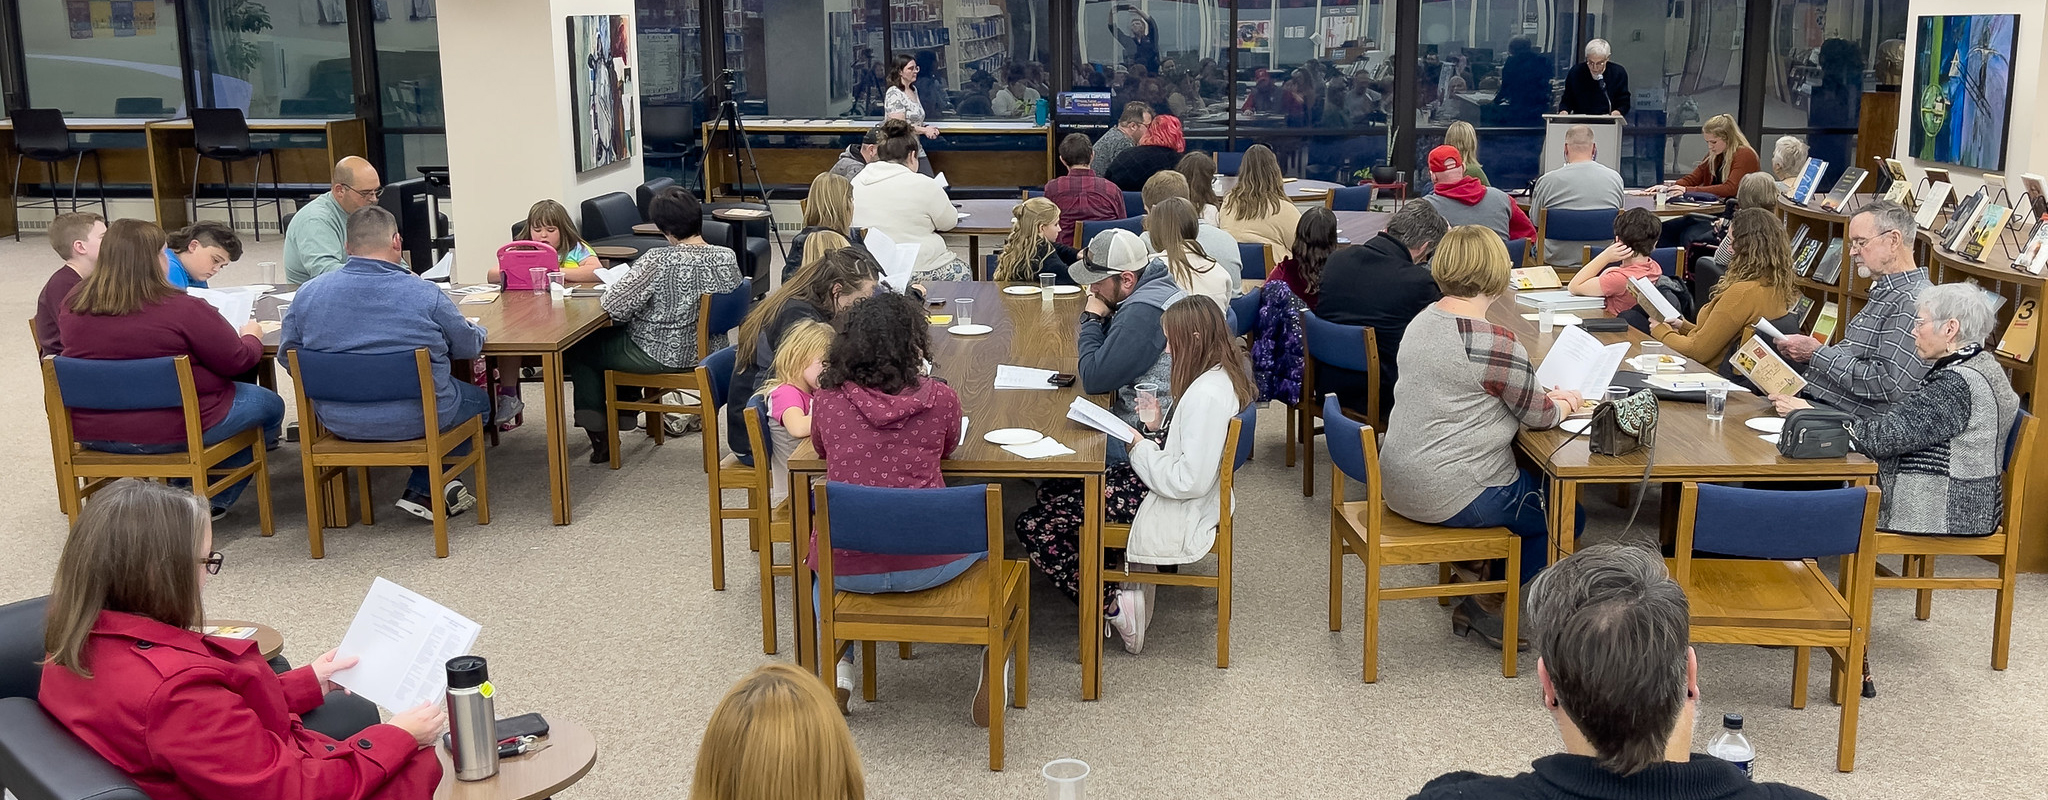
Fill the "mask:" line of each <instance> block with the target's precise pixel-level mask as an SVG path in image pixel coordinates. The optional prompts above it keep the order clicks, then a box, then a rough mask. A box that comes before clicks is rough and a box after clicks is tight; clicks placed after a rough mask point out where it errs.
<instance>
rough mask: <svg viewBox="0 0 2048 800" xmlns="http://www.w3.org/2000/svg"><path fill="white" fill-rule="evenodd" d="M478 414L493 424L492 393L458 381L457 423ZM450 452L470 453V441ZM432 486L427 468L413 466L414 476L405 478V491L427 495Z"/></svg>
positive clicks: (487, 422) (459, 454)
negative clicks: (428, 481) (428, 480)
mask: <svg viewBox="0 0 2048 800" xmlns="http://www.w3.org/2000/svg"><path fill="white" fill-rule="evenodd" d="M478 415H482V416H483V418H484V425H485V426H489V425H490V424H491V393H490V392H486V391H484V389H483V387H481V386H478V385H476V384H473V383H467V382H464V381H456V382H455V424H457V425H461V424H462V423H464V422H467V421H468V420H469V418H470V417H474V416H478ZM448 454H449V455H455V456H466V455H469V443H468V442H463V443H462V444H460V445H457V446H456V448H455V449H453V450H450V451H448ZM431 488H432V487H430V486H428V485H427V468H426V467H413V468H412V477H409V478H407V479H406V480H405V493H406V494H419V495H425V494H427V492H428V490H430V489H431Z"/></svg>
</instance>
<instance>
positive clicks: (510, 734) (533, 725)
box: [441, 714, 548, 750]
mask: <svg viewBox="0 0 2048 800" xmlns="http://www.w3.org/2000/svg"><path fill="white" fill-rule="evenodd" d="M495 727H496V728H497V729H498V741H500V742H503V741H506V740H508V739H518V738H519V737H521V736H546V735H548V721H547V720H546V719H544V718H542V717H541V715H539V714H520V715H519V716H516V717H506V718H504V719H501V720H498V724H497V725H496V726H495ZM441 743H442V744H444V745H446V746H447V747H448V748H449V749H451V750H452V749H454V747H455V734H454V733H453V732H449V733H444V734H441Z"/></svg>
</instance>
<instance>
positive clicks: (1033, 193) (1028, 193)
mask: <svg viewBox="0 0 2048 800" xmlns="http://www.w3.org/2000/svg"><path fill="white" fill-rule="evenodd" d="M1044 196H1045V190H1044V189H1025V190H1024V199H1026V200H1029V199H1031V198H1033V197H1044Z"/></svg>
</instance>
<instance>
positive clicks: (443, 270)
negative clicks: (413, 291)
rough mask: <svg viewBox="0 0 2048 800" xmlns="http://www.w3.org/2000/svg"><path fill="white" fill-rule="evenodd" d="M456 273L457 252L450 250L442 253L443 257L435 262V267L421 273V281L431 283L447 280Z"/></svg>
mask: <svg viewBox="0 0 2048 800" xmlns="http://www.w3.org/2000/svg"><path fill="white" fill-rule="evenodd" d="M454 273H455V251H453V250H450V251H448V252H446V253H442V254H441V257H440V258H439V259H436V260H435V261H434V265H433V266H431V267H428V268H427V271H426V272H422V273H420V279H421V280H429V281H441V280H447V279H448V276H449V275H452V274H454Z"/></svg>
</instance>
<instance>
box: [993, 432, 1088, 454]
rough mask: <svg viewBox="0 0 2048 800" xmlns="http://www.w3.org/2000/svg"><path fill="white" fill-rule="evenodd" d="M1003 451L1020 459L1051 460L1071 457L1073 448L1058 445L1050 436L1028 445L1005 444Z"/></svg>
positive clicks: (1057, 441) (1056, 440)
mask: <svg viewBox="0 0 2048 800" xmlns="http://www.w3.org/2000/svg"><path fill="white" fill-rule="evenodd" d="M1003 449H1004V450H1008V451H1010V452H1011V453H1013V454H1015V455H1017V456H1018V457H1020V458H1052V457H1054V456H1064V455H1072V454H1073V452H1074V450H1073V448H1070V447H1068V446H1066V445H1063V444H1060V442H1059V440H1058V439H1054V438H1052V437H1050V436H1047V437H1045V438H1043V439H1040V440H1038V441H1035V442H1032V443H1030V444H1006V445H1003Z"/></svg>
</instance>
